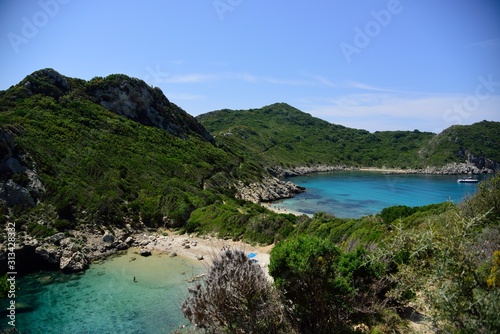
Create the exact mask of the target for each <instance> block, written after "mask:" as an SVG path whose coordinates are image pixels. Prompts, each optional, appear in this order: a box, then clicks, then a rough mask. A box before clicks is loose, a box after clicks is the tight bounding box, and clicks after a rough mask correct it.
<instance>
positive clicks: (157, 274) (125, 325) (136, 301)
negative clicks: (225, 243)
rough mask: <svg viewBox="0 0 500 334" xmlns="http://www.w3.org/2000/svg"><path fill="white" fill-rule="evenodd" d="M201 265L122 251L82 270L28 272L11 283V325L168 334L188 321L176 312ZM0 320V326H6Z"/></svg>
mask: <svg viewBox="0 0 500 334" xmlns="http://www.w3.org/2000/svg"><path fill="white" fill-rule="evenodd" d="M204 269H205V268H204V267H203V265H200V264H199V263H197V262H194V261H192V260H189V259H183V258H180V257H174V258H170V257H169V256H168V255H157V254H153V255H152V256H150V257H147V258H146V257H141V256H140V255H138V254H135V253H133V252H132V251H128V252H127V253H125V254H123V255H121V256H116V257H113V258H110V259H107V260H105V261H103V262H102V263H98V264H93V265H91V267H90V268H89V269H88V270H87V271H86V272H85V273H83V274H78V275H65V274H61V273H57V272H41V273H38V274H32V275H28V276H26V277H22V278H19V279H18V281H17V289H18V291H17V294H16V304H17V305H18V312H17V313H16V328H17V329H18V331H19V332H20V333H23V334H29V333H71V334H77V333H124V334H125V333H136V334H139V333H144V334H149V333H151V334H156V333H174V332H175V331H176V330H178V329H179V327H180V326H182V325H187V324H188V323H189V321H188V320H187V319H185V318H184V317H183V314H182V312H181V304H182V302H183V301H184V300H185V299H186V297H187V295H188V291H187V288H188V286H189V283H188V279H189V278H191V277H193V276H196V275H198V274H200V273H202V272H204ZM134 277H135V278H136V281H137V282H134ZM7 303H8V300H3V301H2V305H1V307H2V310H5V309H6V307H7ZM2 318H3V320H2V323H1V326H0V328H8V327H9V325H8V324H7V320H8V318H7V317H6V316H5V315H3V316H2Z"/></svg>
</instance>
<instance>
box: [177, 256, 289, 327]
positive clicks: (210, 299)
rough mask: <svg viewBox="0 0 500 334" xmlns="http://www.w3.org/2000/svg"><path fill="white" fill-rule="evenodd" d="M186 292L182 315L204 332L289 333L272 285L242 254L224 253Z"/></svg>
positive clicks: (256, 265) (259, 269)
mask: <svg viewBox="0 0 500 334" xmlns="http://www.w3.org/2000/svg"><path fill="white" fill-rule="evenodd" d="M189 292H190V297H189V298H188V299H187V300H186V301H185V302H184V303H183V305H182V312H183V313H184V315H185V316H186V317H187V318H188V319H189V321H191V322H192V323H193V324H195V325H196V326H197V327H199V328H201V329H203V330H204V331H205V332H206V333H269V334H270V333H291V329H290V328H288V326H287V321H286V319H285V316H284V312H283V309H282V307H281V304H280V302H279V299H278V297H277V294H276V293H275V291H274V290H273V287H272V285H271V283H270V282H269V281H268V279H267V277H266V275H265V274H264V272H263V271H262V269H261V268H260V266H259V265H258V264H256V263H254V262H252V261H250V260H249V259H248V257H247V256H246V255H245V254H244V253H243V252H242V251H238V250H226V251H223V252H222V253H221V254H220V255H219V256H218V257H217V258H215V259H214V261H213V263H212V265H211V266H210V267H209V269H208V273H207V276H206V277H205V278H204V279H203V281H202V282H201V283H198V284H196V285H195V286H194V287H192V288H190V289H189Z"/></svg>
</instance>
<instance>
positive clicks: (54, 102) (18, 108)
mask: <svg viewBox="0 0 500 334" xmlns="http://www.w3.org/2000/svg"><path fill="white" fill-rule="evenodd" d="M0 106H1V107H0V171H1V174H0V175H1V179H0V184H1V186H2V187H1V189H3V191H2V193H1V194H0V204H1V207H2V213H3V214H2V216H3V215H4V214H7V207H11V208H12V209H13V212H11V215H16V214H20V213H22V212H24V211H25V209H27V208H28V207H32V206H34V205H35V203H37V202H38V203H42V204H43V205H38V206H37V207H36V208H35V210H42V211H43V210H46V209H47V208H48V207H53V208H55V210H56V213H55V214H48V213H46V214H45V216H46V217H49V218H47V219H49V220H52V221H53V223H54V222H55V221H57V224H55V223H54V224H52V225H51V224H48V223H47V224H42V225H44V227H41V226H38V225H39V224H38V223H36V224H34V225H33V226H31V228H30V229H31V230H36V229H40V230H41V231H42V232H43V231H44V230H45V229H47V228H48V226H55V225H58V226H61V227H62V228H64V227H71V226H72V225H74V224H79V223H84V222H87V223H95V224H98V225H99V224H103V225H108V224H124V223H126V222H134V223H137V222H144V223H145V224H146V225H149V226H158V225H162V226H163V225H170V226H178V225H180V224H182V223H184V222H185V221H186V220H187V219H188V218H189V215H190V213H191V212H192V211H193V210H194V209H196V208H198V207H200V206H204V205H207V204H210V203H213V202H214V201H215V200H217V199H218V198H219V197H220V196H221V195H224V196H226V195H228V196H231V195H232V194H233V191H234V190H233V189H232V182H233V180H234V179H243V180H244V179H245V177H250V178H252V177H253V178H255V179H256V180H257V179H258V178H259V177H260V174H259V173H260V171H258V170H250V169H249V168H248V166H247V167H245V168H247V169H248V170H249V172H248V173H247V172H245V171H243V169H242V168H240V159H239V158H238V157H236V156H234V155H232V154H230V153H228V152H225V151H224V150H222V149H220V148H217V147H215V146H214V145H213V138H212V137H211V136H210V134H209V133H208V132H207V131H206V130H205V128H204V127H203V126H202V125H201V124H199V123H198V121H197V120H196V119H195V118H194V117H192V116H190V115H188V114H187V113H186V112H185V111H183V110H182V109H180V108H179V107H177V106H176V105H174V104H172V103H170V102H169V101H168V99H167V98H166V97H165V96H164V95H163V93H162V92H161V91H160V90H159V89H156V88H155V89H153V88H151V87H149V86H148V85H146V84H145V83H144V82H142V81H140V80H137V79H132V78H129V77H127V76H124V75H111V76H109V77H106V78H94V79H92V80H90V81H88V82H86V81H83V80H79V79H72V78H67V77H64V76H62V75H60V74H59V73H57V72H56V71H54V70H51V69H45V70H41V71H37V72H35V73H33V74H31V75H29V76H27V77H26V78H25V79H24V80H23V81H22V82H21V83H19V84H17V85H15V86H12V87H11V88H9V89H8V90H6V91H3V92H0ZM47 206H48V207H47ZM47 210H48V209H47ZM49 211H50V210H49ZM36 215H37V216H39V217H40V216H43V215H44V214H42V213H40V212H38V213H36ZM47 234H50V229H49V231H47Z"/></svg>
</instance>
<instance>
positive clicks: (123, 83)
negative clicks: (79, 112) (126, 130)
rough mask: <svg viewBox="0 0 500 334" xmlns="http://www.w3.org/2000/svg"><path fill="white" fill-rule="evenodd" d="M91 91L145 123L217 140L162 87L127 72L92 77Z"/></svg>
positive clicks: (104, 103) (114, 108) (101, 101)
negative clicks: (169, 96) (175, 102)
mask: <svg viewBox="0 0 500 334" xmlns="http://www.w3.org/2000/svg"><path fill="white" fill-rule="evenodd" d="M87 94H88V95H89V96H90V97H91V98H92V99H93V100H94V102H95V103H98V104H100V105H101V106H103V107H104V108H106V109H109V110H111V111H113V112H114V113H116V114H118V115H121V116H125V117H127V118H129V119H131V120H134V121H136V122H139V123H141V124H144V125H148V126H154V127H157V128H160V129H164V130H166V131H167V132H169V133H171V134H173V135H175V136H178V137H181V138H184V139H186V138H187V135H188V134H195V135H198V136H200V137H202V138H203V139H204V140H207V141H209V142H213V137H212V136H211V135H210V133H209V132H208V131H207V130H206V129H205V128H204V127H203V126H202V125H201V124H200V123H199V122H198V121H197V120H196V119H195V118H194V117H193V116H191V115H189V114H188V113H186V112H185V111H184V110H182V109H181V108H179V107H178V106H176V105H175V104H173V103H171V102H170V101H169V100H168V99H167V98H166V97H165V95H164V94H163V93H162V91H161V90H160V89H159V88H152V87H150V86H149V85H147V84H146V83H145V82H144V81H142V80H139V79H134V78H130V77H128V76H126V75H118V74H115V75H110V76H108V77H106V78H96V79H93V80H91V81H90V85H88V88H87Z"/></svg>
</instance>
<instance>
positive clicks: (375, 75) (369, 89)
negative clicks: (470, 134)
mask: <svg viewBox="0 0 500 334" xmlns="http://www.w3.org/2000/svg"><path fill="white" fill-rule="evenodd" d="M0 37H1V38H0V89H7V88H8V87H10V86H11V85H13V84H16V83H18V82H19V81H21V80H22V79H23V78H24V77H25V76H26V75H28V74H30V73H32V72H34V71H36V70H38V69H41V68H46V67H52V68H54V69H55V70H57V71H59V72H60V73H61V74H63V75H67V76H71V77H77V78H82V79H87V80H88V79H91V78H92V77H94V76H106V75H109V74H113V73H123V74H127V75H130V76H133V77H137V78H140V79H143V80H145V81H146V82H148V83H149V84H151V85H153V86H157V87H160V88H161V89H162V90H163V92H164V93H165V95H166V96H167V97H168V98H169V100H170V101H172V102H174V103H175V104H177V105H179V106H180V107H181V108H183V109H184V110H186V111H187V112H188V113H190V114H192V115H198V114H201V113H205V112H208V111H212V110H217V109H222V108H230V109H249V108H260V107H262V106H265V105H268V104H272V103H275V102H286V103H288V104H290V105H292V106H294V107H296V108H298V109H300V110H302V111H305V112H308V113H310V114H312V115H314V116H316V117H319V118H322V119H325V120H327V121H329V122H332V123H336V124H341V125H345V126H348V127H353V128H358V129H367V130H369V131H377V130H413V129H419V130H423V131H432V132H436V133H437V132H440V131H441V130H443V129H445V128H447V127H449V126H451V125H453V124H472V123H474V122H477V121H481V120H483V119H486V120H495V121H500V1H497V0H413V1H412V0H399V1H398V0H380V1H379V0H370V1H368V0H366V1H353V0H316V1H306V0H274V1H258V0H252V1H251V0H154V1H149V0H144V1H127V0H107V1H97V0H33V1H28V0H25V1H20V0H0Z"/></svg>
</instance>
